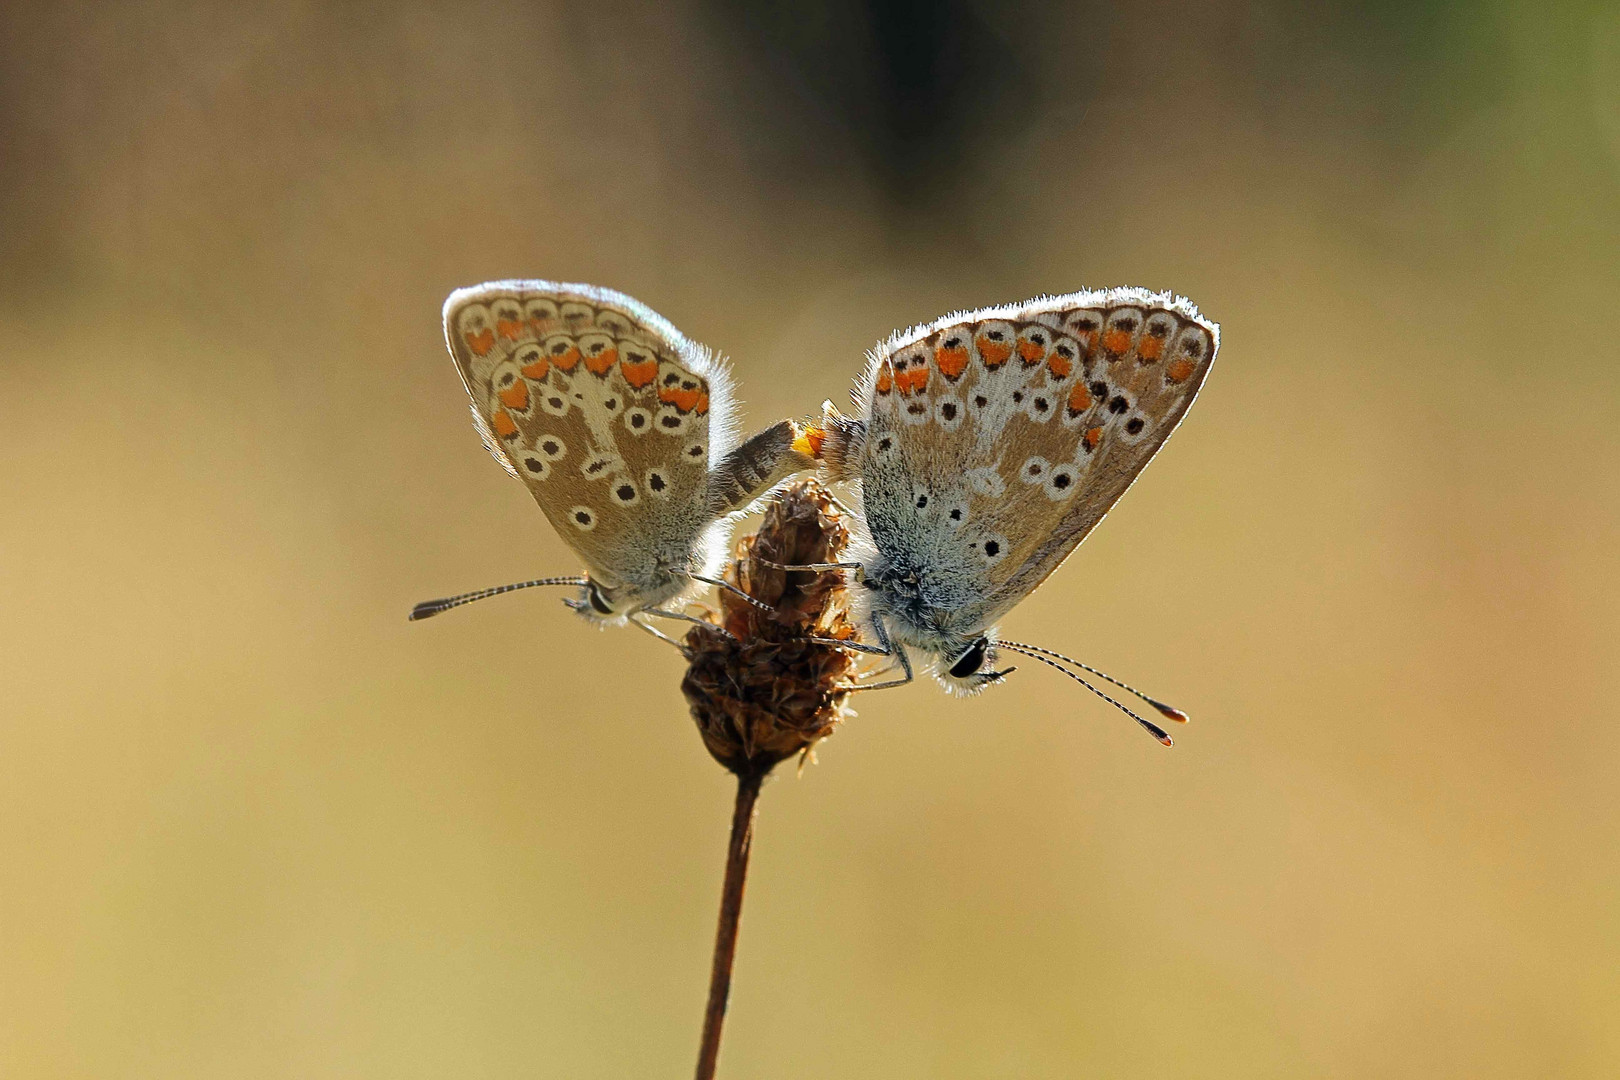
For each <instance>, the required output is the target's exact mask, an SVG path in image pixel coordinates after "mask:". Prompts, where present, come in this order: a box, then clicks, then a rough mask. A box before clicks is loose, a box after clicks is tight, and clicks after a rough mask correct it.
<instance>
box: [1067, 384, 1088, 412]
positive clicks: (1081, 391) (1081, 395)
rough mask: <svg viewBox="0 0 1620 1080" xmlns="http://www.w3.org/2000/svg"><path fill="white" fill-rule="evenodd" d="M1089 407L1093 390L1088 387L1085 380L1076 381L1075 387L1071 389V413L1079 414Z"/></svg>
mask: <svg viewBox="0 0 1620 1080" xmlns="http://www.w3.org/2000/svg"><path fill="white" fill-rule="evenodd" d="M1089 408H1091V392H1090V391H1088V390H1087V389H1086V384H1085V383H1084V382H1077V383H1075V384H1074V389H1073V390H1070V391H1069V415H1071V416H1078V415H1080V414H1081V413H1083V412H1085V411H1086V410H1087V409H1089Z"/></svg>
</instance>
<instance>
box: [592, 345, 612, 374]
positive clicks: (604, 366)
mask: <svg viewBox="0 0 1620 1080" xmlns="http://www.w3.org/2000/svg"><path fill="white" fill-rule="evenodd" d="M618 362H619V350H618V349H603V350H602V351H601V352H599V353H597V354H596V355H595V356H587V357H586V358H585V366H586V367H588V368H590V369H591V374H592V375H606V374H607V373H608V372H610V371H612V370H613V365H614V364H617V363H618Z"/></svg>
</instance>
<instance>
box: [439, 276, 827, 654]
mask: <svg viewBox="0 0 1620 1080" xmlns="http://www.w3.org/2000/svg"><path fill="white" fill-rule="evenodd" d="M444 333H445V340H446V342H447V344H448V345H449V347H450V355H451V357H452V358H453V359H454V361H455V365H456V370H457V372H459V373H460V375H461V381H462V383H463V384H464V385H465V386H466V388H467V393H468V395H469V396H470V397H471V399H472V401H471V404H472V414H473V424H474V425H475V426H476V427H477V429H478V432H479V434H480V435H481V436H482V437H483V440H484V446H485V447H486V448H487V449H488V450H489V452H490V453H491V454H492V455H494V457H495V460H496V461H498V462H500V463H501V465H502V466H504V467H505V469H506V471H507V472H509V473H511V474H512V475H513V476H516V477H518V478H519V479H520V480H522V481H523V482H524V484H525V485H527V487H528V489H529V493H530V494H531V495H533V496H534V500H535V502H537V503H539V504H540V509H541V511H542V512H543V513H544V514H545V515H546V517H547V519H549V520H550V522H551V524H552V527H553V528H555V529H556V530H557V532H558V533H559V534H560V535H561V536H562V538H563V540H565V541H566V542H567V543H568V545H569V547H571V548H573V549H574V552H575V553H576V554H577V555H579V557H580V559H581V560H583V561H584V563H585V565H586V567H587V570H586V573H585V574H584V575H581V576H571V577H555V578H540V579H537V580H534V581H525V582H519V583H517V584H515V585H502V586H498V587H496V588H493V589H481V590H479V591H477V592H471V593H464V594H461V595H459V596H451V597H446V598H444V599H441V600H429V601H426V602H424V603H421V604H418V605H416V607H415V609H414V610H413V611H412V612H411V618H412V619H423V618H427V617H428V616H430V615H436V614H438V613H439V612H441V611H447V610H449V609H450V608H453V607H459V606H461V605H462V604H467V603H471V602H472V601H474V600H481V599H484V598H485V597H488V596H496V595H500V594H502V593H507V592H511V591H513V590H516V589H524V588H530V587H532V586H536V585H575V586H578V587H579V589H580V592H579V594H578V596H577V598H575V599H572V600H569V601H567V603H568V605H569V606H570V607H571V608H573V609H574V610H575V611H577V612H579V613H580V614H581V615H584V616H585V617H587V618H588V619H591V620H593V621H597V622H600V623H612V624H619V623H624V622H626V621H628V622H631V623H633V624H635V625H636V626H638V627H640V628H641V629H643V630H646V631H648V632H649V633H651V634H653V635H654V636H656V637H659V638H661V639H662V640H665V641H671V642H673V639H671V638H669V637H667V636H665V635H663V634H661V633H659V632H658V631H657V630H655V629H654V628H652V627H651V626H649V625H648V624H647V623H645V622H643V621H642V616H644V615H654V616H659V617H663V618H670V619H680V620H684V621H688V622H691V621H696V620H694V619H692V618H691V617H690V616H687V615H685V614H682V613H680V612H679V611H671V610H668V607H669V606H670V605H675V606H678V605H679V604H680V603H682V602H684V601H685V600H686V599H688V598H689V597H690V596H691V594H692V593H693V592H695V591H696V590H698V589H700V588H701V587H702V586H703V585H704V584H710V585H717V586H719V587H721V588H730V589H734V587H733V586H730V585H729V584H728V583H726V582H724V581H721V580H719V579H718V578H717V577H716V576H715V575H716V572H717V570H718V568H719V567H720V565H721V564H722V563H723V562H724V560H725V557H726V551H727V538H728V534H729V531H730V523H731V520H732V519H733V518H735V517H737V516H740V515H741V514H742V513H744V512H746V511H747V509H748V508H749V507H750V505H752V504H753V503H754V502H756V501H757V500H758V499H760V498H761V497H763V496H764V495H766V494H768V493H769V492H770V491H771V490H772V488H773V487H774V486H775V485H777V484H778V483H779V482H781V481H782V480H784V479H786V478H787V477H788V476H791V475H792V474H793V473H796V472H799V471H802V470H804V469H807V468H812V467H814V465H815V461H814V459H813V458H811V457H809V456H808V455H806V454H804V453H802V452H800V451H797V450H795V449H793V443H794V442H795V440H796V439H798V438H799V437H800V435H801V434H802V432H801V430H800V429H799V428H798V426H797V425H796V424H794V423H793V422H792V421H782V422H780V423H777V424H775V425H772V426H771V427H769V428H766V429H765V430H764V431H761V432H760V433H759V434H757V435H755V436H753V437H752V438H750V439H747V440H746V441H744V442H741V443H738V442H737V439H736V435H735V428H736V416H735V408H736V406H735V404H734V402H733V400H732V381H731V377H730V374H729V372H728V371H727V370H726V367H725V366H724V364H723V363H722V362H720V361H719V360H718V359H716V357H715V356H714V354H713V353H712V352H710V351H709V350H708V349H706V348H704V347H703V346H701V345H698V344H696V343H694V342H692V341H690V340H688V339H687V338H686V337H685V336H683V335H682V334H681V332H680V331H679V330H677V329H675V327H674V326H672V325H671V324H670V323H669V322H668V321H667V320H665V319H664V318H663V317H662V316H660V315H658V314H657V313H656V312H654V311H652V310H651V309H650V308H648V307H646V306H645V305H643V304H641V303H639V302H638V301H636V300H634V299H632V298H631V297H629V296H626V295H624V294H623V293H619V292H614V291H613V290H611V289H603V288H598V287H596V286H594V285H570V284H559V283H556V282H550V281H495V282H489V283H486V284H483V285H474V286H472V287H470V288H465V289H458V290H456V291H455V292H453V293H451V294H450V297H449V299H447V300H446V301H445V304H444Z"/></svg>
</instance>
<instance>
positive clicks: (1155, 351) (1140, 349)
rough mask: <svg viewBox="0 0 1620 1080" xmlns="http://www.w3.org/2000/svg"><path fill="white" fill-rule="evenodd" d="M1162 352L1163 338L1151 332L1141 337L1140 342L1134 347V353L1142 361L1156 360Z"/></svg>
mask: <svg viewBox="0 0 1620 1080" xmlns="http://www.w3.org/2000/svg"><path fill="white" fill-rule="evenodd" d="M1163 352H1164V338H1159V337H1154V336H1153V335H1152V334H1149V335H1148V336H1147V337H1145V338H1143V339H1142V344H1140V345H1138V346H1137V347H1136V353H1137V355H1138V356H1140V357H1141V358H1142V362H1143V363H1147V362H1148V361H1151V360H1157V359H1158V358H1159V356H1160V355H1161V354H1162V353H1163Z"/></svg>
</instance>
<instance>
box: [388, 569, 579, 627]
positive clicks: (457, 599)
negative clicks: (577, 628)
mask: <svg viewBox="0 0 1620 1080" xmlns="http://www.w3.org/2000/svg"><path fill="white" fill-rule="evenodd" d="M584 584H585V579H584V578H582V577H548V578H536V579H535V580H533V581H520V582H518V583H517V584H515V585H497V586H495V587H494V588H493V589H479V590H478V591H477V592H469V593H462V594H461V595H460V596H446V597H445V598H444V599H442V600H424V601H422V602H421V603H420V604H417V605H416V606H415V607H413V608H411V622H415V621H416V620H417V619H426V618H428V617H429V616H431V615H437V614H438V613H439V612H441V611H449V610H450V609H451V608H457V607H460V606H461V605H463V604H470V603H472V602H473V601H474V600H484V599H487V598H488V597H491V596H499V595H501V594H502V593H509V592H516V591H517V590H519V589H532V588H534V587H535V586H536V585H584Z"/></svg>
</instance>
